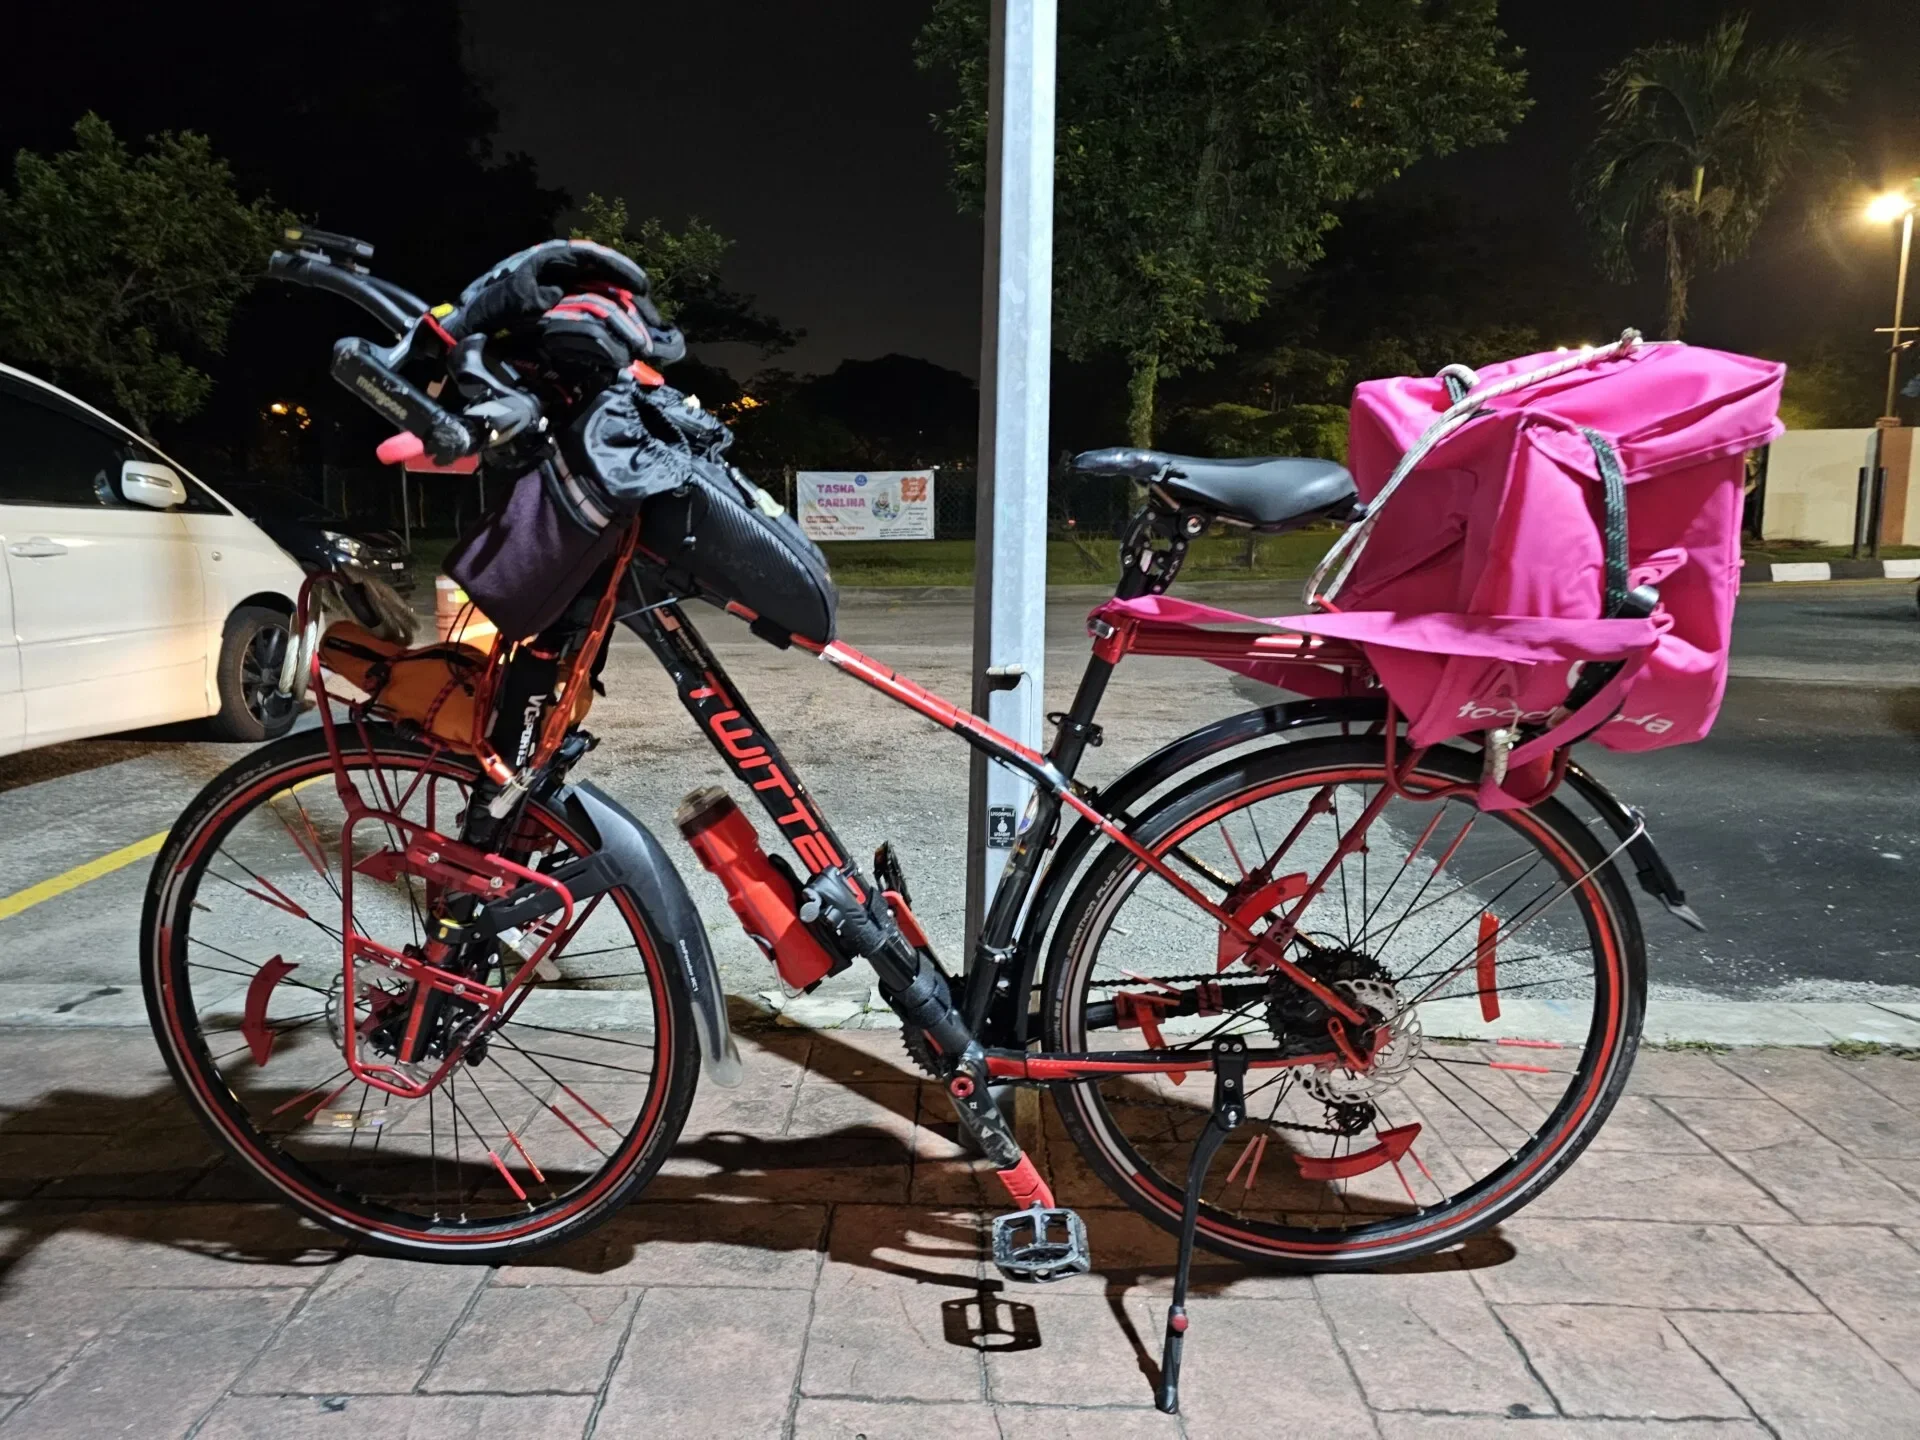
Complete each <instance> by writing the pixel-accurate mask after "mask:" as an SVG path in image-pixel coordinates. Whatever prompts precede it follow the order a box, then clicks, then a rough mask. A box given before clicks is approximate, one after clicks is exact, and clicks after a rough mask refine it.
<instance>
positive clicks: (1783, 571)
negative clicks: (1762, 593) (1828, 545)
mask: <svg viewBox="0 0 1920 1440" xmlns="http://www.w3.org/2000/svg"><path fill="white" fill-rule="evenodd" d="M1788 580H1920V560H1776V561H1772V562H1769V561H1766V560H1750V561H1748V562H1747V563H1746V564H1744V565H1742V566H1741V567H1740V583H1741V584H1742V585H1755V584H1761V583H1764V582H1768V581H1788Z"/></svg>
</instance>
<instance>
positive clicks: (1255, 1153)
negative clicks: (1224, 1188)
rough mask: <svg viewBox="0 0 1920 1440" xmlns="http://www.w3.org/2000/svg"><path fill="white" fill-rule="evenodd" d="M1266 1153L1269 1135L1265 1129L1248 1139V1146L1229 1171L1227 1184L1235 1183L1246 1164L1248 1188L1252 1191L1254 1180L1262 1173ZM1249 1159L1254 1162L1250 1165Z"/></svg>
mask: <svg viewBox="0 0 1920 1440" xmlns="http://www.w3.org/2000/svg"><path fill="white" fill-rule="evenodd" d="M1266 1153H1267V1135H1266V1132H1265V1131H1264V1130H1263V1131H1261V1132H1260V1133H1259V1134H1258V1135H1256V1136H1254V1137H1253V1138H1252V1139H1251V1140H1249V1141H1247V1148H1246V1149H1244V1150H1242V1151H1241V1152H1240V1158H1239V1159H1238V1160H1236V1161H1234V1162H1233V1168H1232V1169H1231V1170H1229V1171H1228V1172H1227V1184H1229V1185H1231V1184H1233V1182H1234V1180H1235V1178H1236V1177H1238V1175H1239V1174H1240V1167H1241V1166H1242V1165H1246V1166H1247V1189H1248V1190H1249V1191H1251V1190H1252V1189H1253V1182H1254V1181H1255V1179H1257V1178H1258V1176H1259V1174H1260V1161H1261V1160H1262V1158H1264V1157H1265V1155H1266ZM1248 1161H1252V1162H1253V1163H1252V1164H1250V1165H1248V1164H1247V1162H1248Z"/></svg>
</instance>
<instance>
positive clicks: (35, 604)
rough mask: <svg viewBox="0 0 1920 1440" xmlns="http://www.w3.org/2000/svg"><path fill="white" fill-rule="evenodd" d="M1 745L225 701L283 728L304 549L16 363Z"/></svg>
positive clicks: (228, 712)
mask: <svg viewBox="0 0 1920 1440" xmlns="http://www.w3.org/2000/svg"><path fill="white" fill-rule="evenodd" d="M0 559H4V561H5V566H6V568H5V572H4V580H5V583H4V584H0V754H5V753H8V752H10V751H14V750H21V749H25V748H28V747H30V746H34V745H47V744H51V743H52V742H54V741H56V740H73V739H78V738H80V737H82V736H86V735H103V734H108V733H111V732H113V731H116V730H130V729H134V728H136V727H139V726H143V725H159V724H164V723H167V722H169V721H178V720H195V719H201V718H207V717H211V722H212V727H211V728H212V729H213V731H214V733H215V734H216V735H217V736H219V737H220V738H222V739H227V740H265V739H271V738H272V737H274V736H277V735H281V734H284V733H285V732H286V731H287V729H288V728H289V727H290V726H291V725H292V724H293V721H294V707H293V706H292V705H291V704H289V703H287V702H284V701H282V700H281V699H280V698H279V696H277V695H276V694H275V693H274V689H275V685H276V682H277V680H278V677H279V670H280V659H281V656H282V655H283V654H284V653H285V647H286V644H287V638H288V631H289V626H290V624H291V617H292V615H293V608H294V600H295V597H296V596H297V595H298V594H299V592H300V583H301V580H302V579H303V578H304V577H303V575H302V572H301V570H300V567H299V566H298V565H296V564H295V563H294V562H293V559H292V558H291V557H290V556H288V555H287V553H286V552H285V551H283V550H282V549H280V547H279V546H277V545H275V544H274V543H273V541H271V540H269V539H268V538H267V536H266V535H265V534H264V533H263V532H262V531H261V530H260V529H259V528H258V527H256V526H255V525H254V524H253V522H252V521H250V520H248V519H246V518H244V517H243V516H241V515H240V514H238V513H237V512H236V511H234V510H233V509H232V507H230V506H229V505H228V504H227V503H226V502H225V501H223V500H222V499H221V498H220V497H219V496H218V495H216V494H214V493H213V491H211V490H209V489H207V487H206V486H204V485H202V484H201V483H200V482H199V481H197V480H195V479H194V478H193V477H192V476H191V475H189V474H188V473H187V472H186V471H185V470H184V469H182V468H181V467H180V466H179V465H176V464H175V463H174V462H173V461H172V460H170V459H168V458H167V457H166V456H165V455H164V454H162V453H161V452H160V451H158V450H156V449H155V448H154V447H153V446H151V445H149V444H148V443H147V442H145V441H144V440H141V439H140V438H139V437H138V436H136V435H135V434H134V433H133V432H132V431H130V430H128V429H127V428H126V427H125V426H123V425H119V424H117V423H115V422H114V421H112V420H110V419H108V418H107V417H106V416H105V415H103V414H101V413H100V412H99V411H98V410H95V409H94V408H93V407H92V406H90V405H87V404H85V403H83V402H81V401H79V400H76V399H74V398H73V397H72V396H71V395H68V394H66V393H65V392H64V391H61V390H57V389H55V388H54V387H53V386H51V385H48V384H46V383H45V382H43V381H40V380H36V379H34V378H33V377H32V376H31V375H27V374H23V373H22V372H20V371H18V370H15V369H12V368H10V367H8V366H5V365H0Z"/></svg>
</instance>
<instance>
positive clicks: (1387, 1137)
mask: <svg viewBox="0 0 1920 1440" xmlns="http://www.w3.org/2000/svg"><path fill="white" fill-rule="evenodd" d="M1374 1133H1375V1134H1376V1136H1377V1137H1378V1138H1379V1141H1380V1143H1379V1144H1378V1145H1369V1146H1368V1147H1367V1148H1366V1149H1364V1150H1356V1151H1355V1152H1354V1153H1353V1154H1351V1155H1341V1156H1338V1157H1335V1156H1319V1155H1296V1156H1294V1157H1293V1158H1294V1163H1296V1164H1297V1165H1299V1167H1300V1173H1301V1175H1302V1176H1304V1177H1305V1178H1306V1179H1308V1180H1351V1179H1352V1178H1353V1177H1354V1176H1356V1175H1364V1174H1366V1173H1367V1172H1368V1171H1369V1170H1378V1169H1379V1168H1380V1167H1381V1166H1382V1165H1385V1164H1387V1163H1388V1162H1390V1161H1394V1160H1398V1159H1399V1158H1400V1157H1401V1156H1402V1155H1405V1154H1406V1153H1407V1151H1409V1150H1411V1149H1412V1148H1413V1142H1414V1141H1415V1140H1417V1139H1419V1138H1420V1127H1419V1126H1418V1125H1402V1126H1400V1127H1399V1128H1398V1129H1395V1130H1379V1131H1376V1132H1374Z"/></svg>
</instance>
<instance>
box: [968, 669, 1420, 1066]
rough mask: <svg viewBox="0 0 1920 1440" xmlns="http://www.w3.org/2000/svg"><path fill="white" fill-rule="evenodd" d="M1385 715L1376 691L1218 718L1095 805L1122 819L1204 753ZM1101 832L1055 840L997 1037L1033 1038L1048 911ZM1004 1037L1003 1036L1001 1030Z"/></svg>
mask: <svg viewBox="0 0 1920 1440" xmlns="http://www.w3.org/2000/svg"><path fill="white" fill-rule="evenodd" d="M1385 718H1386V704H1385V702H1384V701H1383V700H1381V699H1379V698H1378V697H1367V696H1348V697H1340V698H1335V699H1329V700H1295V701H1291V702H1289V703H1287V704H1284V705H1264V706H1262V707H1261V708H1260V709H1258V710H1247V711H1243V712H1242V713H1240V714H1238V715H1230V716H1228V717H1227V718H1226V719H1224V720H1216V721H1215V722H1214V723H1213V724H1211V725H1206V726H1203V727H1202V728H1200V729H1198V730H1195V731H1194V732H1193V733H1191V734H1189V735H1182V736H1181V737H1180V738H1179V739H1177V740H1174V741H1171V742H1169V743H1168V744H1166V745H1163V746H1162V747H1161V748H1160V749H1158V750H1156V751H1154V752H1153V754H1151V755H1149V756H1147V758H1146V759H1144V760H1142V761H1141V762H1140V763H1139V764H1137V765H1135V766H1134V767H1133V768H1132V769H1130V770H1128V771H1127V772H1126V773H1125V774H1123V775H1121V776H1120V777H1119V778H1118V779H1117V780H1115V781H1114V782H1113V783H1112V784H1111V785H1109V786H1107V787H1106V788H1105V789H1103V790H1101V791H1100V792H1099V794H1098V796H1097V797H1094V798H1096V799H1097V801H1098V803H1099V805H1100V807H1101V808H1102V809H1103V810H1105V811H1106V812H1107V813H1108V814H1109V815H1115V816H1117V817H1119V818H1122V819H1124V818H1126V817H1127V816H1128V815H1129V814H1130V812H1131V811H1132V810H1133V809H1134V807H1136V806H1137V805H1139V803H1140V802H1141V801H1142V800H1144V799H1146V798H1147V796H1149V795H1151V794H1152V793H1153V792H1154V791H1156V790H1158V789H1159V788H1160V787H1161V786H1163V785H1165V784H1166V783H1167V782H1168V781H1169V780H1172V779H1173V778H1174V777H1175V776H1176V775H1178V774H1180V772H1182V771H1183V770H1187V769H1189V768H1191V767H1192V766H1195V765H1198V764H1200V763H1201V762H1202V761H1205V760H1209V759H1211V758H1212V757H1214V756H1215V755H1218V754H1220V753H1221V752H1222V751H1226V750H1231V749H1233V748H1234V747H1235V746H1237V745H1245V744H1247V743H1249V742H1251V741H1255V740H1261V739H1264V738H1266V737H1267V736H1269V735H1282V734H1285V733H1287V732H1288V731H1291V730H1307V729H1314V728H1316V727H1320V726H1334V725H1372V724H1374V723H1376V722H1377V721H1380V720H1384V719H1385ZM1099 838H1100V832H1099V831H1098V830H1097V829H1095V828H1094V826H1093V824H1092V822H1090V821H1088V820H1084V819H1083V820H1078V821H1076V822H1075V823H1074V824H1073V825H1072V826H1071V827H1070V828H1069V829H1068V830H1067V832H1066V834H1065V835H1064V836H1062V837H1061V839H1060V841H1059V843H1058V844H1057V845H1056V846H1055V847H1054V852H1053V856H1052V858H1051V859H1050V860H1049V861H1048V862H1047V868H1046V871H1045V873H1044V874H1042V876H1041V877H1040V883H1039V885H1038V887H1037V888H1036V889H1035V892H1034V897H1033V900H1032V902H1031V903H1030V904H1029V905H1028V906H1027V916H1026V919H1025V921H1024V922H1023V923H1022V925H1021V927H1020V944H1019V952H1018V953H1019V956H1020V970H1019V973H1018V974H1017V975H1016V976H1015V977H1014V983H1013V985H1012V986H1011V987H1010V988H1009V989H1008V990H1006V991H1004V992H1002V994H1001V995H999V996H996V997H995V999H994V1005H993V1009H992V1011H991V1012H990V1013H989V1017H988V1026H987V1028H988V1032H989V1033H990V1034H992V1035H993V1036H994V1037H995V1042H994V1043H1010V1044H1013V1045H1025V1044H1026V1043H1027V1041H1028V1039H1029V1038H1030V1036H1029V1034H1028V1029H1029V1025H1030V1014H1029V997H1030V996H1031V994H1032V992H1033V986H1034V982H1035V980H1036V978H1037V976H1038V972H1039V967H1040V956H1041V951H1042V948H1043V942H1044V941H1045V939H1046V937H1047V931H1048V930H1049V929H1051V928H1052V926H1053V917H1054V915H1055V913H1056V912H1057V911H1058V910H1059V908H1060V904H1061V902H1062V901H1063V900H1065V899H1066V897H1067V893H1068V889H1069V886H1070V884H1071V882H1072V880H1073V876H1074V872H1075V871H1077V870H1078V869H1079V868H1080V864H1081V862H1082V861H1083V860H1085V859H1086V858H1087V855H1088V853H1089V852H1090V851H1091V850H1092V849H1093V844H1094V842H1095V841H1096V840H1098V839H1099ZM1000 1036H1009V1037H1011V1038H1010V1040H1007V1041H1001V1040H1000V1039H999V1038H998V1037H1000Z"/></svg>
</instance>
